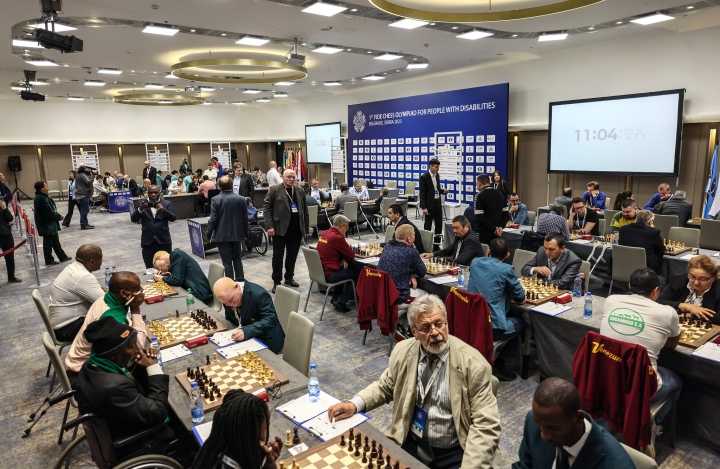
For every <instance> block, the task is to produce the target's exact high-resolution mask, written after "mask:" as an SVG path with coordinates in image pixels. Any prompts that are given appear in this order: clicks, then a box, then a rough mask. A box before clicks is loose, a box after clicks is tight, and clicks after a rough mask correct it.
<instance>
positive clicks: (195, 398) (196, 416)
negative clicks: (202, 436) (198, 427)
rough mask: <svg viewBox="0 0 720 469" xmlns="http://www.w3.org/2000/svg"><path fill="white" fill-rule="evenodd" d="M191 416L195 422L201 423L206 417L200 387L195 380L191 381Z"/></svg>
mask: <svg viewBox="0 0 720 469" xmlns="http://www.w3.org/2000/svg"><path fill="white" fill-rule="evenodd" d="M190 418H191V419H192V421H193V423H200V422H202V421H203V420H204V419H205V412H204V411H203V402H202V396H201V395H200V388H198V385H197V383H196V382H195V381H193V382H192V383H190Z"/></svg>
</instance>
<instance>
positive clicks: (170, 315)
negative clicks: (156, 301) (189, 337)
mask: <svg viewBox="0 0 720 469" xmlns="http://www.w3.org/2000/svg"><path fill="white" fill-rule="evenodd" d="M170 319H172V313H171V312H170V311H168V321H169V320H170Z"/></svg>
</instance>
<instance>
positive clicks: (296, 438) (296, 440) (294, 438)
mask: <svg viewBox="0 0 720 469" xmlns="http://www.w3.org/2000/svg"><path fill="white" fill-rule="evenodd" d="M293 432H294V433H295V436H293V445H299V444H300V436H299V435H298V429H297V427H295V428H294V429H293Z"/></svg>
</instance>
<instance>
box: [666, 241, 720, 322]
mask: <svg viewBox="0 0 720 469" xmlns="http://www.w3.org/2000/svg"><path fill="white" fill-rule="evenodd" d="M717 279H718V265H717V264H716V263H715V261H714V260H713V259H712V258H711V257H710V256H707V255H705V254H701V255H699V256H695V257H693V258H692V259H690V261H689V262H688V272H687V274H680V275H676V276H674V277H672V278H670V279H669V281H668V285H667V286H666V287H665V289H664V290H663V291H662V293H660V297H659V298H658V303H660V304H664V305H669V306H672V307H673V308H675V310H677V312H678V313H687V314H691V315H692V316H694V317H696V318H701V319H704V320H706V321H710V322H711V323H713V324H718V325H720V316H718V315H717V312H718V310H720V286H719V285H718V281H717Z"/></svg>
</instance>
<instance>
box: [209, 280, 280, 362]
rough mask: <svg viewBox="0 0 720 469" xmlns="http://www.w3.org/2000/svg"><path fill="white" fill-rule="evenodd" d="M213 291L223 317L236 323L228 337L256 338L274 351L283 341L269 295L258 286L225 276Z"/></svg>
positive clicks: (235, 338) (238, 339) (275, 351)
mask: <svg viewBox="0 0 720 469" xmlns="http://www.w3.org/2000/svg"><path fill="white" fill-rule="evenodd" d="M213 292H214V293H215V296H216V297H217V299H218V300H220V302H221V303H222V304H224V305H225V319H227V320H228V321H230V322H231V323H233V324H235V325H236V326H238V328H237V329H235V330H234V331H233V333H232V339H233V340H236V341H238V342H242V341H244V340H248V339H253V338H255V339H257V340H259V341H260V342H262V343H263V344H265V345H267V346H268V348H269V349H270V350H272V351H273V352H274V353H280V352H281V351H282V349H283V345H284V344H285V333H284V332H283V330H282V326H281V325H280V321H279V320H278V317H277V313H276V312H275V306H274V305H273V301H272V297H271V296H270V294H269V293H268V292H267V291H266V290H265V289H264V288H263V287H261V286H260V285H257V284H255V283H252V282H248V281H247V280H245V281H244V282H236V281H235V280H233V279H231V278H229V277H223V278H221V279H218V281H217V282H215V285H213Z"/></svg>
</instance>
